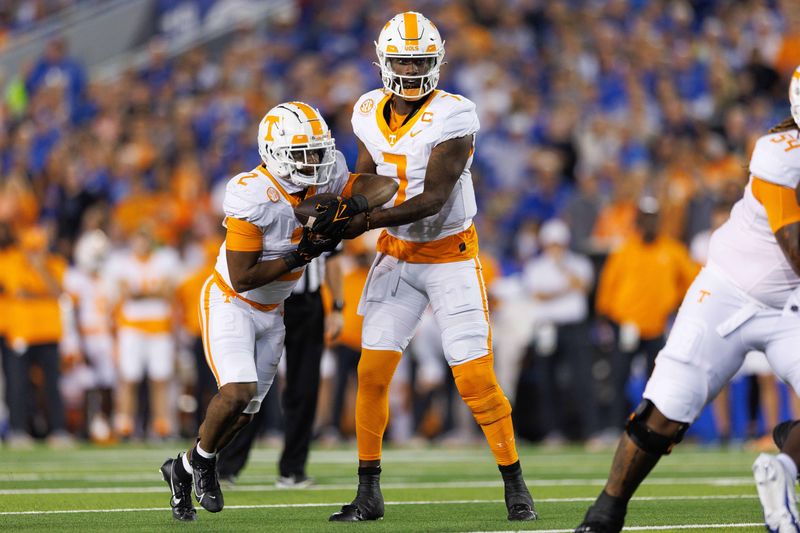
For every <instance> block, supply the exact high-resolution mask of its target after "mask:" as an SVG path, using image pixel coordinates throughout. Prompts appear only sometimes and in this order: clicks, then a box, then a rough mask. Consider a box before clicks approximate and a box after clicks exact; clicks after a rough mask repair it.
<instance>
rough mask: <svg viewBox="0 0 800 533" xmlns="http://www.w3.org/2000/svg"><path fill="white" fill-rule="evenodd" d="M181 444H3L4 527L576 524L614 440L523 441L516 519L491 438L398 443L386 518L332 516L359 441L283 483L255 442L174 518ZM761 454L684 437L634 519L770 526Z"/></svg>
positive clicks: (345, 496) (347, 493)
mask: <svg viewBox="0 0 800 533" xmlns="http://www.w3.org/2000/svg"><path fill="white" fill-rule="evenodd" d="M179 449H180V446H178V445H174V446H168V447H165V446H158V447H151V446H142V445H138V446H119V447H111V448H88V447H86V448H79V449H76V450H70V451H65V452H54V451H51V450H48V449H46V448H40V449H35V450H31V451H10V450H8V449H0V531H9V532H14V531H48V530H49V531H81V532H88V531H113V530H120V531H147V532H150V531H179V530H182V531H198V532H199V531H215V532H216V531H235V532H237V533H238V532H245V531H259V532H264V531H282V532H288V531H342V530H350V531H352V530H355V529H357V530H359V531H382V532H410V531H414V532H416V531H508V530H518V529H526V530H527V529H530V530H540V531H551V532H555V531H571V528H574V527H575V526H576V525H577V524H578V523H579V522H580V520H581V518H582V516H583V513H584V511H585V510H586V507H587V506H588V505H589V504H590V502H591V501H592V500H593V499H594V497H595V496H596V495H597V493H598V491H599V490H600V488H601V486H602V484H603V482H604V481H605V476H606V474H607V471H608V467H609V464H610V461H611V452H604V453H587V452H584V451H583V450H582V449H579V448H568V449H565V450H561V451H548V450H543V449H541V448H536V447H526V448H523V449H522V450H521V453H522V461H523V467H524V470H525V473H526V478H527V481H528V485H529V487H530V489H531V492H532V493H533V496H534V499H535V500H536V505H537V509H538V511H539V514H540V515H541V518H540V520H538V521H536V522H532V523H524V524H519V523H511V522H508V521H507V520H506V519H505V506H504V505H503V489H502V484H501V482H500V477H499V473H498V472H497V469H496V467H495V466H494V465H493V462H492V458H491V455H490V454H489V452H488V450H486V449H483V448H457V449H444V448H429V449H422V450H388V451H386V452H385V455H384V471H383V472H384V473H383V476H382V480H383V494H384V497H385V499H386V504H387V506H386V517H385V518H384V520H382V521H380V522H376V523H360V524H339V523H329V522H327V519H328V515H329V514H330V513H331V512H333V511H335V510H336V509H338V507H339V506H340V505H341V504H343V503H347V502H349V501H350V499H352V497H353V495H354V492H355V475H354V470H355V466H354V465H355V451H354V450H351V449H341V450H315V451H314V452H312V456H311V463H310V466H309V474H310V475H312V476H314V477H315V478H316V480H317V483H318V484H317V486H316V487H313V488H311V489H305V490H293V491H287V490H280V489H276V488H275V487H274V486H273V482H274V479H275V463H276V459H277V451H276V450H272V449H258V450H255V451H254V452H253V456H252V457H251V462H250V464H249V466H248V468H247V470H246V471H245V472H244V473H243V474H242V477H241V478H240V480H239V483H238V484H237V486H236V487H233V488H228V489H227V490H226V491H225V503H226V507H225V510H224V511H223V512H222V513H218V514H210V513H207V512H205V511H204V510H202V509H199V510H198V515H199V516H198V521H197V522H195V523H189V524H184V523H179V522H175V521H174V520H173V519H172V517H171V515H170V511H169V509H168V500H169V496H168V491H167V488H166V484H165V483H164V482H163V481H161V479H160V475H159V473H158V472H157V470H158V467H159V466H160V465H161V463H162V462H163V460H164V459H165V458H166V457H167V456H168V455H174V453H175V452H177V450H179ZM755 456H756V454H755V453H751V452H743V451H738V450H735V451H734V450H731V451H728V450H704V449H700V448H697V447H692V446H691V445H685V446H683V447H678V449H677V450H676V451H675V452H674V453H673V454H672V455H671V456H669V457H667V458H665V459H663V460H662V462H661V464H660V465H659V466H658V467H657V468H656V470H655V472H654V473H653V474H652V475H651V477H650V478H649V479H648V480H647V481H646V482H645V484H644V485H643V486H642V487H641V489H640V490H639V492H638V494H637V498H635V499H634V501H633V502H632V503H631V505H630V508H629V513H628V520H627V528H629V529H631V530H640V531H649V530H658V531H673V530H681V531H683V530H691V531H725V530H730V531H763V526H761V508H760V506H759V503H758V498H757V496H756V491H755V487H754V485H753V481H752V477H751V475H750V465H751V464H752V462H753V460H754V459H755Z"/></svg>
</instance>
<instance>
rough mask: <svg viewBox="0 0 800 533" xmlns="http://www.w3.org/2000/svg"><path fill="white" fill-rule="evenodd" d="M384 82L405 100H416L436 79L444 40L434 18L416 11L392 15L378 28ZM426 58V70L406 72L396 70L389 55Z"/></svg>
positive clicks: (392, 91)
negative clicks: (381, 28)
mask: <svg viewBox="0 0 800 533" xmlns="http://www.w3.org/2000/svg"><path fill="white" fill-rule="evenodd" d="M375 52H376V53H377V54H378V66H379V67H380V69H381V78H382V80H383V86H384V87H385V88H386V90H387V91H389V92H390V93H392V94H396V95H397V96H399V97H400V98H403V99H404V100H419V99H420V98H422V97H423V96H425V95H426V94H429V93H430V92H431V91H433V90H434V89H435V88H436V85H437V84H438V83H439V67H441V66H442V63H443V62H444V41H442V38H441V37H440V36H439V30H437V29H436V26H434V25H433V22H431V21H430V20H428V19H427V18H425V16H424V15H422V14H420V13H417V12H415V11H406V12H405V13H400V14H399V15H395V16H394V17H393V18H392V19H391V20H390V21H389V22H387V23H386V25H385V26H384V27H383V30H381V34H380V35H379V36H378V41H377V42H376V43H375ZM392 58H405V59H419V58H429V59H430V62H429V66H428V70H427V72H425V73H423V74H420V75H416V76H406V75H400V74H396V73H395V72H394V70H393V69H392V65H391V63H390V61H389V60H390V59H392Z"/></svg>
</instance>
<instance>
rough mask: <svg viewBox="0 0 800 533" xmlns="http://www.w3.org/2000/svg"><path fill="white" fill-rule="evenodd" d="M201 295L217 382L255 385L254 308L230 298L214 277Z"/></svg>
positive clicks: (203, 325)
mask: <svg viewBox="0 0 800 533" xmlns="http://www.w3.org/2000/svg"><path fill="white" fill-rule="evenodd" d="M202 291H203V292H202V293H201V296H200V327H201V329H202V333H203V347H204V349H205V354H206V363H208V366H209V368H210V369H211V371H212V372H213V374H214V377H215V378H216V380H217V386H218V387H221V386H223V385H225V384H226V383H255V382H256V381H258V375H257V373H256V360H255V352H256V327H255V323H254V321H253V317H252V316H251V309H252V308H251V307H250V306H249V305H248V304H247V303H245V302H242V301H241V300H239V299H237V298H229V297H226V296H225V295H224V294H223V293H222V291H221V290H220V289H219V287H217V285H216V284H215V283H214V281H213V279H212V278H209V279H208V280H206V283H205V284H204V285H203V289H202Z"/></svg>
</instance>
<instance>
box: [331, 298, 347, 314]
mask: <svg viewBox="0 0 800 533" xmlns="http://www.w3.org/2000/svg"><path fill="white" fill-rule="evenodd" d="M331 309H333V310H334V311H341V310H342V309H344V302H343V301H342V300H334V301H333V304H332V305H331Z"/></svg>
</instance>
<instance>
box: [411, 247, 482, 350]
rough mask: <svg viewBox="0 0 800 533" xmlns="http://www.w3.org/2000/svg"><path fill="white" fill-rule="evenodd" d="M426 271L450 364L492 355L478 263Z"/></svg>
mask: <svg viewBox="0 0 800 533" xmlns="http://www.w3.org/2000/svg"><path fill="white" fill-rule="evenodd" d="M412 266H415V267H424V271H423V272H421V273H420V275H419V276H418V277H419V278H420V279H421V280H423V281H424V283H425V287H426V289H427V292H428V297H429V298H430V301H431V307H432V308H433V314H434V317H436V322H437V324H438V325H439V329H441V331H442V347H443V349H444V354H445V357H446V358H447V363H448V364H449V365H450V366H456V365H460V364H463V363H466V362H468V361H472V360H473V359H477V358H479V357H483V356H485V355H488V354H489V353H491V352H492V330H491V327H490V326H489V307H488V303H487V294H486V286H485V284H484V281H483V273H482V269H481V266H480V262H479V261H478V260H477V259H470V260H468V261H458V262H455V263H442V264H435V265H412Z"/></svg>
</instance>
